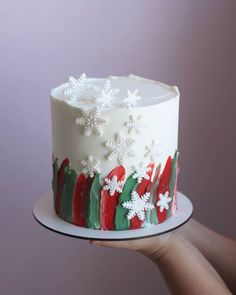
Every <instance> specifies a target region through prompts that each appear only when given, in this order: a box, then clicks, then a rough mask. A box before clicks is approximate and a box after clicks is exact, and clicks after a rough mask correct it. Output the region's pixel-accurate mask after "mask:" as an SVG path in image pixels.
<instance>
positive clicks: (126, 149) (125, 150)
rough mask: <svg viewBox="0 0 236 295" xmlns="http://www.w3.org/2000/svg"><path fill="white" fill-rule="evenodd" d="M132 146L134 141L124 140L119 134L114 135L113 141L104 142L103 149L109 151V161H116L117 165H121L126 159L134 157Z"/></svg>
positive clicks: (130, 139)
mask: <svg viewBox="0 0 236 295" xmlns="http://www.w3.org/2000/svg"><path fill="white" fill-rule="evenodd" d="M133 145H134V139H132V138H124V137H123V135H122V134H121V133H116V135H115V141H107V142H105V147H106V148H107V149H108V150H109V151H110V153H109V154H108V156H107V158H108V159H109V160H114V159H117V161H118V163H119V164H120V165H123V164H124V163H125V161H126V160H127V158H130V157H135V151H134V150H133V149H132V147H133Z"/></svg>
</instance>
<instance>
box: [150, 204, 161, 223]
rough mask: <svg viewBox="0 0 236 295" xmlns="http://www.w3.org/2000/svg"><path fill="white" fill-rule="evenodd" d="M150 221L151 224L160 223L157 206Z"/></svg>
mask: <svg viewBox="0 0 236 295" xmlns="http://www.w3.org/2000/svg"><path fill="white" fill-rule="evenodd" d="M150 222H151V224H158V223H159V221H158V218H157V212H156V208H154V209H153V210H152V212H151V217H150Z"/></svg>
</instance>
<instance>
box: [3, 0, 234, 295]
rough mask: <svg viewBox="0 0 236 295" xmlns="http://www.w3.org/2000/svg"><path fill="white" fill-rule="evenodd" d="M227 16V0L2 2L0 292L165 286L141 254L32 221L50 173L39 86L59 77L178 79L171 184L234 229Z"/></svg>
mask: <svg viewBox="0 0 236 295" xmlns="http://www.w3.org/2000/svg"><path fill="white" fill-rule="evenodd" d="M235 15H236V2H235V1H234V0H232V1H229V0H224V1H220V0H215V1H209V0H204V1H203V0H199V1H194V0H192V1H191V0H179V1H175V0H173V1H171V0H168V1H166V0H163V1H157V0H154V1H147V0H146V1H144V0H143V1H138V0H133V1H132V0H127V1H110V0H94V1H90V0H84V1H78V0H74V1H72V0H69V1H68V0H67V1H56V0H51V1H46V0H40V1H27V0H22V1H16V0H15V1H12V0H8V1H4V2H2V4H1V8H0V75H1V77H0V91H1V105H0V121H1V124H0V134H1V139H0V151H1V153H0V157H1V159H0V163H1V166H0V176H1V177H0V197H1V207H0V250H1V251H0V293H1V294H4V295H8V294H9V295H12V294H20V295H21V294H22V295H32V294H34V295H39V294H40V295H42V294H57V295H64V294H87V295H90V294H95V293H96V294H104V295H105V294H110V293H111V291H112V294H114V295H116V294H137V295H138V294H144V292H146V293H148V294H151V292H154V291H155V294H168V291H167V289H166V287H165V285H164V282H163V280H162V279H161V277H160V274H159V273H158V270H157V269H156V268H155V266H154V265H152V263H151V262H149V261H148V260H147V259H145V257H142V256H141V255H139V254H137V253H129V252H126V251H122V250H110V249H101V248H96V247H92V246H90V245H89V244H88V243H87V242H86V241H80V240H76V239H70V238H67V237H63V236H59V235H57V234H54V233H51V232H49V231H47V230H45V229H44V228H42V227H40V226H39V225H38V224H37V223H36V222H34V220H33V218H32V214H31V210H32V206H33V204H34V202H35V200H36V199H37V197H38V196H40V195H41V194H42V193H44V192H47V191H48V190H49V189H50V182H51V130H50V109H49V99H48V95H49V90H50V88H52V87H54V86H56V85H58V84H60V83H62V82H64V81H65V80H66V79H67V76H68V75H74V76H78V75H79V74H80V73H82V72H86V73H88V75H90V76H106V75H108V74H116V75H121V74H128V73H134V74H139V75H143V76H146V77H150V78H153V79H157V80H161V81H164V82H167V83H169V84H176V85H178V86H179V88H180V91H181V106H180V137H179V139H180V140H179V147H180V151H181V166H182V171H181V179H180V189H181V190H182V191H183V192H185V193H186V194H187V195H188V196H189V197H190V198H191V199H192V201H193V203H194V211H195V212H194V215H195V218H198V219H199V220H201V221H202V222H204V223H205V224H207V225H209V226H211V227H213V228H214V229H216V230H218V231H220V232H222V233H225V234H229V235H232V236H234V237H236V233H235V224H236V214H235V205H236V201H235V197H236V195H235V181H236V178H235V165H236V161H235V150H236V128H235V126H236V124H235V111H236V100H235V77H236V64H235V52H236V43H235V40H236V18H235ZM137 271H139V272H140V274H141V276H142V280H140V279H137V275H136V272H137ZM157 290H158V292H157Z"/></svg>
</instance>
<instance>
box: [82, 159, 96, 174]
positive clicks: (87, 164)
mask: <svg viewBox="0 0 236 295" xmlns="http://www.w3.org/2000/svg"><path fill="white" fill-rule="evenodd" d="M81 165H82V167H83V169H82V172H83V173H85V174H88V175H89V177H94V174H95V173H99V172H100V169H99V168H98V165H99V161H98V160H95V159H94V158H93V156H88V157H87V158H86V159H85V160H83V161H81Z"/></svg>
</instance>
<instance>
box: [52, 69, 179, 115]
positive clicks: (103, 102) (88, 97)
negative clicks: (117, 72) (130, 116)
mask: <svg viewBox="0 0 236 295" xmlns="http://www.w3.org/2000/svg"><path fill="white" fill-rule="evenodd" d="M178 95H179V91H178V88H177V87H176V86H169V85H167V84H164V83H161V82H157V81H153V80H149V79H146V78H142V77H139V76H134V75H131V74H130V75H129V76H109V77H107V78H87V77H86V75H85V74H82V75H81V76H80V77H79V78H78V79H75V78H73V77H69V79H68V82H67V83H64V84H62V85H60V86H58V87H56V88H54V89H52V90H51V97H52V98H54V99H58V100H61V101H65V102H66V103H68V104H69V105H71V106H74V107H77V108H87V109H89V108H94V107H100V108H102V109H114V108H122V107H123V108H124V107H126V108H133V107H145V106H151V105H154V104H158V103H161V102H164V101H166V100H169V99H172V98H174V97H176V96H178Z"/></svg>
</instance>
